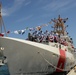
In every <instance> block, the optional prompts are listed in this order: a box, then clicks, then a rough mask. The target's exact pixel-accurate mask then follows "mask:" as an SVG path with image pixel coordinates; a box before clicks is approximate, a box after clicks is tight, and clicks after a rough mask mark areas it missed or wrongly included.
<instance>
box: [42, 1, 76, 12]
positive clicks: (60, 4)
mask: <svg viewBox="0 0 76 75" xmlns="http://www.w3.org/2000/svg"><path fill="white" fill-rule="evenodd" d="M71 3H73V0H52V1H51V2H50V3H48V4H46V5H45V6H43V7H42V9H44V10H46V11H57V10H63V9H65V10H66V9H70V8H71V7H74V6H76V4H74V3H73V4H71Z"/></svg>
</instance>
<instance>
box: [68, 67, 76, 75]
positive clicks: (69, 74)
mask: <svg viewBox="0 0 76 75" xmlns="http://www.w3.org/2000/svg"><path fill="white" fill-rule="evenodd" d="M67 75H76V66H75V67H74V68H73V69H72V70H71V71H70V72H69V73H68V74H67Z"/></svg>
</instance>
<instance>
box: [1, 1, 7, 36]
mask: <svg viewBox="0 0 76 75" xmlns="http://www.w3.org/2000/svg"><path fill="white" fill-rule="evenodd" d="M1 10H2V5H1V2H0V33H2V31H3V30H2V27H3V28H4V33H5V35H6V36H7V33H6V28H5V25H4V22H3V18H2V13H1Z"/></svg>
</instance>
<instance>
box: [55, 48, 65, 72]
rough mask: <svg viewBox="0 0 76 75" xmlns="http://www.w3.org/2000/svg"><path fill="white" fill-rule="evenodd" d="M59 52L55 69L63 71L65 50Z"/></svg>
mask: <svg viewBox="0 0 76 75" xmlns="http://www.w3.org/2000/svg"><path fill="white" fill-rule="evenodd" d="M59 52H60V57H59V61H58V64H57V68H60V69H64V66H65V60H66V54H65V50H62V49H59ZM62 71H63V70H59V69H56V72H62Z"/></svg>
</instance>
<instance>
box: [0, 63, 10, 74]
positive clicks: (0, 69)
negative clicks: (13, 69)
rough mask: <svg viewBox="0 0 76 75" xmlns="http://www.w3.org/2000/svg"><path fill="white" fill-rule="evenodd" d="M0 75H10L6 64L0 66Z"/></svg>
mask: <svg viewBox="0 0 76 75" xmlns="http://www.w3.org/2000/svg"><path fill="white" fill-rule="evenodd" d="M0 75H10V74H9V70H8V65H7V64H5V65H3V66H0Z"/></svg>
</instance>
